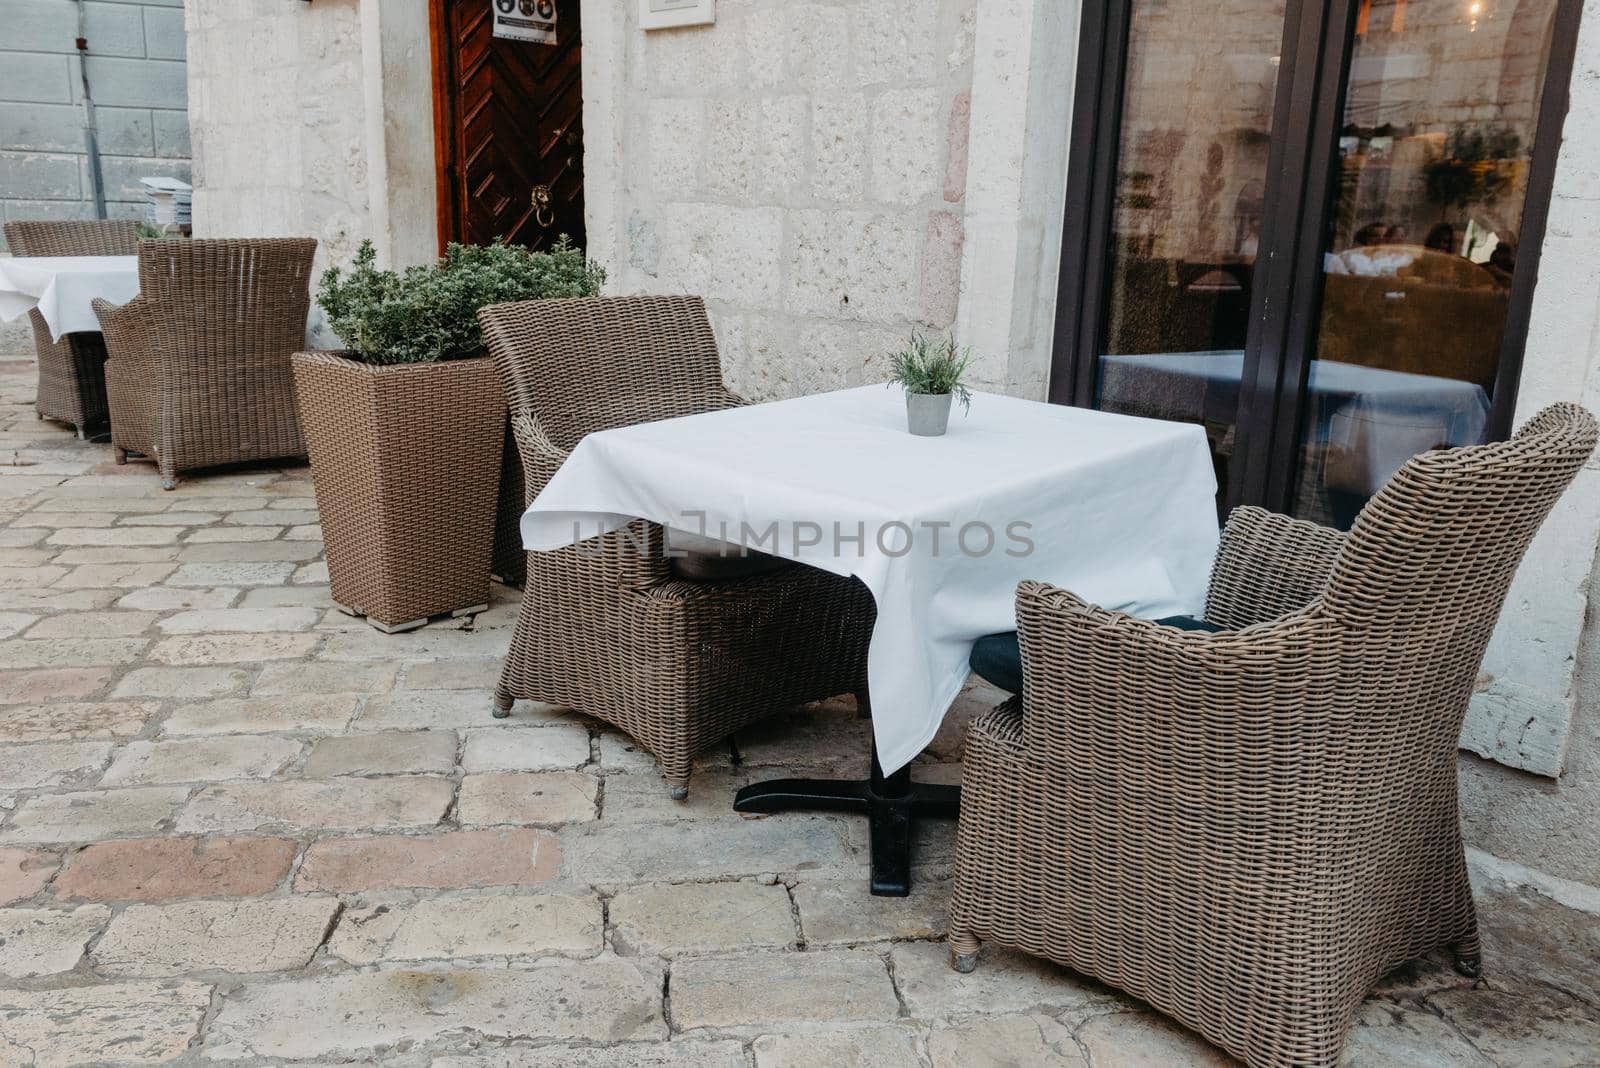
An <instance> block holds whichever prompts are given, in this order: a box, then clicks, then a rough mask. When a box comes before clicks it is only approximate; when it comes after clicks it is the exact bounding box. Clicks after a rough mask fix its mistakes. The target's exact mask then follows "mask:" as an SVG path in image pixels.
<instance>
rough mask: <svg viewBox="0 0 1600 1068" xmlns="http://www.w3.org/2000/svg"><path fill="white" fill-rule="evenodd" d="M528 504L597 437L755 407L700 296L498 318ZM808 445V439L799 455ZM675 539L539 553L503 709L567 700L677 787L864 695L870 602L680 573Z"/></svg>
mask: <svg viewBox="0 0 1600 1068" xmlns="http://www.w3.org/2000/svg"><path fill="white" fill-rule="evenodd" d="M478 317H479V321H480V322H481V323H482V324H483V327H484V332H485V334H486V335H487V336H488V339H489V350H490V353H491V355H492V356H493V357H494V360H495V365H496V367H497V368H498V369H499V371H500V375H501V378H502V380H503V382H504V384H505V388H506V393H507V396H508V397H509V399H510V403H511V407H512V430H513V433H514V435H515V437H516V441H517V446H518V449H519V451H520V453H521V457H522V463H523V473H524V477H525V479H526V482H527V487H528V490H529V491H530V493H532V494H537V493H538V491H539V490H541V489H542V488H543V487H544V486H545V484H546V483H547V482H548V481H549V480H550V478H551V476H553V475H554V474H555V472H556V470H557V469H558V468H559V467H560V466H561V462H562V460H563V459H564V458H565V457H566V455H567V453H568V451H569V450H571V448H572V447H573V446H574V445H576V444H577V443H578V441H579V440H580V439H582V437H583V436H584V435H585V434H588V433H591V432H593V431H597V430H603V429H608V428H611V427H618V426H627V425H631V424H634V423H642V422H648V421H651V420H655V419H666V418H670V417H673V416H682V415H691V414H695V413H698V412H705V411H711V410H715V409H720V408H727V407H730V406H733V405H737V404H741V403H743V401H742V400H741V399H740V398H739V397H737V396H735V395H734V394H733V393H731V392H729V391H728V390H727V388H726V387H725V386H724V385H723V383H722V370H721V364H720V362H719V360H718V356H717V347H716V340H715V338H714V337H713V335H712V333H711V324H710V322H709V321H708V320H707V318H706V312H705V306H704V305H703V303H702V302H701V301H700V299H699V298H698V297H592V298H584V299H579V300H548V301H529V302H526V303H520V304H502V305H496V306H493V307H489V308H485V309H484V310H483V311H481V312H480V313H479V316H478ZM795 447H796V448H803V447H804V443H803V442H796V443H795ZM661 536H662V528H661V527H659V526H657V525H655V524H653V523H646V522H644V521H642V520H641V521H637V522H634V523H633V524H631V525H630V526H629V527H628V528H626V529H625V530H623V531H618V532H614V533H611V534H607V535H605V536H602V537H595V538H590V539H588V540H587V541H584V542H582V543H580V544H578V545H573V546H568V547H566V548H564V549H560V550H556V551H554V552H538V553H529V554H527V586H526V589H525V591H524V594H523V599H522V609H521V614H520V616H519V617H518V620H517V628H516V632H515V635H514V637H513V639H512V642H511V649H510V652H509V653H508V655H507V657H506V663H505V669H504V671H503V673H502V675H501V681H500V686H499V689H498V691H497V693H496V697H497V700H499V701H500V702H501V703H502V704H504V703H506V702H509V701H510V700H511V699H512V698H531V699H535V700H540V701H549V702H551V703H554V704H561V705H567V706H570V707H574V708H577V709H580V710H581V711H583V712H586V713H588V714H589V715H592V716H595V717H596V718H599V719H602V720H605V721H606V722H608V723H611V724H614V725H615V726H617V727H619V728H621V729H622V730H624V731H626V732H628V733H629V734H631V735H632V736H633V737H634V738H635V739H637V740H638V741H639V743H640V744H641V745H643V746H644V747H645V748H646V749H647V750H649V751H650V752H651V753H652V754H654V755H655V757H656V758H657V759H658V760H659V761H660V762H661V767H662V771H663V773H664V774H665V775H666V777H667V779H668V781H669V783H671V785H672V786H673V787H675V788H677V787H683V786H686V785H687V783H688V780H689V773H690V768H691V766H692V763H693V760H694V757H695V756H696V755H697V754H698V753H700V752H702V751H703V750H705V749H706V748H708V747H710V746H713V745H715V744H717V743H718V742H720V741H722V740H724V739H726V738H728V737H729V736H731V735H732V734H733V733H734V732H735V731H737V730H738V729H739V728H740V727H742V726H744V725H745V724H747V723H750V722H753V721H754V720H757V719H759V718H761V717H763V716H767V715H771V714H773V713H776V712H781V711H784V710H785V709H788V708H791V707H793V706H794V705H796V704H799V703H800V702H803V701H807V700H813V699H817V698H822V697H829V696H833V695H835V694H840V693H849V692H856V693H862V692H864V691H865V686H866V654H867V643H868V641H869V639H870V637H871V633H872V621H873V615H874V611H873V605H872V595H871V594H870V593H869V592H868V591H867V589H866V587H864V586H862V585H861V584H860V583H859V582H856V581H854V580H846V579H841V578H838V577H837V576H834V575H830V574H827V573H825V572H822V571H818V570H815V569H812V568H806V567H801V566H798V565H796V566H794V567H789V568H784V569H782V570H780V571H778V572H775V573H772V574H767V575H762V576H759V577H753V578H747V579H741V580H737V581H731V582H685V581H681V580H676V579H674V578H672V577H671V575H670V574H669V572H668V568H667V561H666V560H665V559H664V558H663V556H662V554H661Z"/></svg>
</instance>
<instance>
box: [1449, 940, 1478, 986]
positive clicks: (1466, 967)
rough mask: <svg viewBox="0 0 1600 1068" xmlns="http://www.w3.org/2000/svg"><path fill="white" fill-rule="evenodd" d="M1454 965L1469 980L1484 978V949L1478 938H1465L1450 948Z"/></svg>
mask: <svg viewBox="0 0 1600 1068" xmlns="http://www.w3.org/2000/svg"><path fill="white" fill-rule="evenodd" d="M1450 955H1451V958H1452V963H1454V964H1455V968H1456V971H1458V972H1460V973H1461V974H1462V975H1464V976H1466V977H1467V978H1468V979H1482V978H1483V947H1482V945H1480V944H1479V942H1478V936H1477V935H1473V936H1472V937H1471V938H1464V939H1462V940H1461V941H1460V942H1457V943H1456V944H1455V945H1453V946H1451V947H1450Z"/></svg>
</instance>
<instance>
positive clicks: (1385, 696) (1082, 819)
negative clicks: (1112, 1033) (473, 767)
mask: <svg viewBox="0 0 1600 1068" xmlns="http://www.w3.org/2000/svg"><path fill="white" fill-rule="evenodd" d="M1594 445H1595V422H1594V420H1593V418H1591V417H1590V416H1589V414H1588V413H1587V412H1585V411H1584V410H1583V409H1581V408H1577V407H1575V406H1572V405H1557V406H1555V407H1552V408H1549V409H1546V410H1545V411H1544V412H1542V413H1540V415H1539V416H1538V417H1536V418H1535V419H1534V420H1532V421H1531V422H1530V423H1529V424H1528V425H1527V426H1526V427H1524V428H1523V430H1522V431H1521V432H1520V433H1519V434H1517V435H1516V437H1514V438H1513V439H1512V440H1510V441H1506V442H1501V443H1497V444H1490V445H1482V446H1475V447H1472V448H1463V449H1454V450H1449V451H1440V452H1430V453H1425V454H1423V455H1420V456H1418V457H1416V458H1414V459H1412V460H1411V461H1409V462H1408V463H1407V464H1406V465H1405V466H1404V467H1403V468H1401V470H1400V471H1399V473H1398V474H1396V475H1395V476H1394V478H1393V479H1392V480H1391V481H1390V482H1389V484H1388V485H1387V486H1385V487H1384V489H1383V490H1382V491H1381V492H1379V494H1378V495H1377V496H1376V497H1374V498H1373V499H1372V501H1371V502H1370V503H1369V504H1368V505H1367V507H1366V509H1365V511H1363V512H1362V514H1361V516H1360V517H1359V518H1358V519H1357V521H1356V523H1355V526H1354V528H1353V529H1352V530H1351V531H1350V532H1349V533H1348V534H1340V533H1337V532H1335V531H1331V530H1327V529H1324V528H1321V527H1316V526H1313V525H1311V524H1308V523H1303V522H1299V521H1295V520H1290V519H1286V518H1283V517H1281V516H1276V515H1272V514H1269V513H1267V512H1264V511H1261V510H1260V509H1256V508H1241V509H1239V510H1237V511H1235V512H1234V513H1233V516H1232V517H1231V519H1230V520H1229V522H1228V526H1227V530H1226V531H1225V533H1224V536H1223V543H1222V547H1221V552H1220V555H1219V556H1218V558H1217V562H1216V566H1215V572H1214V575H1213V578H1212V584H1211V591H1210V596H1209V599H1208V603H1207V608H1206V614H1207V616H1208V617H1209V620H1210V622H1212V623H1216V624H1221V625H1222V626H1223V627H1225V628H1229V629H1227V630H1224V631H1223V632H1221V633H1215V634H1202V633H1194V632H1190V631H1180V630H1176V629H1172V628H1169V627H1162V626H1157V625H1156V624H1153V623H1148V622H1144V621H1141V620H1136V619H1132V618H1129V617H1127V616H1124V615H1121V614H1119V613H1115V612H1109V611H1105V610H1103V609H1100V608H1097V607H1094V606H1092V605H1089V604H1085V603H1084V602H1082V601H1080V600H1079V599H1078V598H1076V597H1074V596H1073V595H1072V594H1070V593H1067V592H1066V591H1064V590H1059V589H1055V588H1052V587H1050V586H1047V585H1045V584H1043V583H1038V582H1029V583H1024V584H1023V585H1022V586H1021V587H1020V588H1019V589H1018V592H1017V622H1018V625H1019V634H1020V637H1021V646H1022V661H1023V679H1024V682H1023V694H1022V697H1021V698H1020V700H1016V699H1014V700H1012V701H1009V702H1007V703H1006V704H1005V705H1002V706H1001V707H1000V708H998V709H995V710H994V711H993V712H990V713H988V714H987V715H986V716H984V717H980V718H979V719H978V720H977V721H975V722H974V723H973V725H972V728H971V732H970V734H969V737H968V741H967V753H966V767H965V774H964V779H963V786H962V793H963V796H962V799H961V823H960V830H959V837H958V841H957V871H956V885H955V891H954V897H953V900H952V904H951V913H950V937H951V951H952V955H953V963H954V965H955V967H956V968H957V969H958V970H968V969H970V968H971V967H972V966H973V965H974V964H975V963H976V959H977V954H978V948H979V942H980V940H982V941H989V942H994V943H996V944H999V945H1003V946H1011V947H1015V948H1018V949H1022V950H1024V951H1026V952H1029V953H1033V954H1036V955H1039V956H1043V957H1047V958H1049V959H1050V960H1053V961H1056V962H1058V963H1060V964H1064V965H1066V966H1068V967H1070V968H1072V969H1074V970H1076V971H1078V972H1082V973H1084V974H1086V975H1091V976H1094V977H1095V978H1098V979H1101V980H1103V981H1104V982H1106V983H1109V984H1111V985H1112V986H1116V987H1120V988H1121V989H1123V990H1126V991H1128V992H1129V993H1131V994H1134V995H1135V996H1137V997H1139V998H1142V999H1144V1000H1145V1001H1147V1002H1149V1003H1150V1004H1151V1005H1153V1006H1154V1007H1156V1008H1157V1009H1159V1010H1161V1011H1162V1012H1164V1013H1167V1014H1168V1015H1170V1016H1172V1017H1174V1018H1176V1019H1177V1020H1179V1021H1180V1022H1182V1023H1184V1024H1186V1025H1188V1026H1190V1027H1192V1028H1194V1029H1195V1030H1196V1031H1199V1032H1200V1033H1201V1034H1202V1035H1204V1036H1205V1037H1207V1038H1208V1039H1210V1040H1211V1041H1213V1042H1215V1043H1216V1044H1217V1045H1219V1046H1221V1047H1223V1048H1224V1049H1226V1050H1227V1051H1228V1052H1229V1053H1232V1054H1234V1055H1235V1056H1238V1057H1240V1058H1242V1059H1243V1060H1244V1061H1245V1062H1246V1063H1248V1064H1250V1065H1253V1066H1267V1065H1272V1066H1283V1065H1308V1066H1310V1065H1314V1066H1328V1065H1333V1064H1335V1063H1337V1062H1338V1059H1339V1051H1340V1048H1341V1046H1342V1045H1343V1042H1344V1036H1345V1032H1346V1031H1347V1029H1348V1027H1349V1025H1350V1023H1351V1021H1352V1018H1353V1016H1354V1014H1355V1012H1356V1011H1357V1009H1358V1007H1359V1005H1360V1003H1361V1001H1362V999H1363V998H1364V997H1365V996H1366V994H1367V992H1368V990H1369V989H1370V988H1371V986H1372V984H1373V983H1374V982H1375V981H1376V980H1377V979H1378V978H1379V977H1380V976H1382V975H1383V974H1384V973H1386V972H1388V971H1390V970H1391V969H1393V968H1395V967H1397V966H1399V965H1401V964H1403V963H1405V962H1407V961H1409V960H1412V959H1414V958H1416V957H1418V956H1421V955H1423V954H1425V953H1427V952H1429V951H1431V950H1433V949H1435V948H1438V947H1444V946H1448V947H1452V948H1453V950H1454V952H1455V955H1456V961H1457V966H1458V967H1460V968H1461V969H1462V970H1463V971H1465V972H1466V973H1468V974H1476V973H1477V971H1478V969H1479V943H1478V934H1477V920H1476V915H1475V912H1474V910H1473V903H1472V892H1471V889H1470V887H1469V886H1468V883H1467V870H1466V861H1465V858H1464V856H1463V851H1462V845H1461V834H1460V827H1459V823H1458V819H1457V811H1456V749H1457V742H1458V739H1459V736H1460V733H1461V724H1462V718H1463V715H1464V714H1465V712H1466V708H1467V701H1468V698H1469V697H1470V696H1471V694H1472V689H1473V684H1474V681H1475V678H1476V675H1477V672H1478V667H1479V664H1480V662H1481V660H1482V658H1483V652H1484V647H1485V645H1486V644H1487V642H1488V640H1489V635H1490V632H1491V631H1492V630H1493V629H1494V625H1495V620H1496V618H1497V616H1498V615H1499V612H1500V607H1501V604H1502V602H1503V601H1504V599H1505V596H1506V591H1507V588H1508V587H1509V585H1510V582H1511V578H1512V575H1513V573H1514V572H1515V571H1516V568H1517V564H1518V562H1519V561H1520V560H1521V558H1522V555H1523V552H1524V550H1525V549H1526V547H1527V545H1528V542H1529V541H1530V540H1531V539H1532V537H1533V535H1534V532H1535V531H1536V530H1537V529H1538V527H1539V525H1540V523H1541V522H1543V520H1544V517H1545V516H1546V515H1547V514H1548V513H1549V511H1550V509H1551V507H1552V506H1553V505H1554V504H1555V501H1556V499H1557V498H1558V497H1559V496H1560V495H1561V493H1562V491H1563V490H1564V489H1565V488H1566V486H1567V484H1568V483H1569V482H1570V481H1571V479H1572V478H1573V476H1574V474H1575V473H1576V472H1577V471H1578V469H1579V468H1580V467H1581V466H1582V465H1583V464H1584V462H1585V461H1586V459H1587V458H1588V457H1589V455H1590V454H1591V452H1592V450H1593V448H1594Z"/></svg>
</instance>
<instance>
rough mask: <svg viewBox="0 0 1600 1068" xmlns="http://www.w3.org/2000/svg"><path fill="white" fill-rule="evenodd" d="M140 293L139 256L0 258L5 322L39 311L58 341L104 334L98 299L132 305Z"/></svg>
mask: <svg viewBox="0 0 1600 1068" xmlns="http://www.w3.org/2000/svg"><path fill="white" fill-rule="evenodd" d="M138 295H139V257H138V256H0V319H4V320H6V321H8V322H9V321H10V320H12V319H15V318H17V317H18V316H22V315H26V314H27V313H28V312H29V311H30V310H32V309H33V308H38V309H39V314H40V315H43V316H44V321H45V323H46V324H47V325H48V326H49V327H50V336H51V338H52V340H55V341H60V340H61V335H62V334H73V333H79V332H82V331H89V332H93V333H99V332H100V320H99V319H97V318H95V314H94V308H93V307H92V306H91V305H90V303H89V302H90V301H92V300H94V298H95V297H103V298H104V299H106V300H109V301H110V302H111V303H113V304H126V303H127V302H128V301H130V300H132V299H133V298H134V297H136V296H138Z"/></svg>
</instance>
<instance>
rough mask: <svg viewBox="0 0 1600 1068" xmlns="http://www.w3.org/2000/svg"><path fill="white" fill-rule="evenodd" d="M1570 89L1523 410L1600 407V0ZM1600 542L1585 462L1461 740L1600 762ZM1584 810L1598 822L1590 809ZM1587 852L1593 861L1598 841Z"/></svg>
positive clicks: (1538, 554) (1551, 771)
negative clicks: (1597, 609)
mask: <svg viewBox="0 0 1600 1068" xmlns="http://www.w3.org/2000/svg"><path fill="white" fill-rule="evenodd" d="M1571 92H1572V99H1571V106H1570V110H1569V111H1568V113H1567V121H1566V126H1565V131H1564V134H1565V136H1564V138H1563V140H1562V143H1561V155H1560V159H1559V160H1558V162H1557V166H1556V180H1555V191H1554V197H1553V199H1552V201H1551V205H1550V220H1549V224H1548V228H1547V230H1546V233H1545V240H1544V246H1543V252H1542V254H1541V258H1540V264H1539V285H1538V288H1537V289H1536V291H1535V293H1534V306H1533V320H1532V323H1531V324H1530V326H1529V330H1528V348H1527V354H1526V356H1525V357H1524V359H1523V365H1522V383H1521V389H1520V391H1519V393H1518V397H1517V408H1518V417H1519V419H1526V418H1528V417H1529V416H1531V415H1532V414H1533V413H1534V412H1536V411H1538V410H1539V409H1540V408H1541V407H1543V406H1544V405H1546V404H1549V403H1551V402H1554V401H1562V400H1565V401H1577V402H1578V403H1580V404H1583V405H1584V406H1585V407H1587V408H1588V409H1589V410H1590V411H1593V412H1600V258H1597V257H1596V256H1595V251H1594V250H1595V249H1596V248H1597V247H1600V0H1587V3H1585V5H1584V16H1583V22H1582V26H1581V28H1580V30H1579V34H1578V50H1577V58H1576V62H1575V64H1574V70H1573V76H1572V88H1571ZM1597 544H1600V461H1591V462H1590V464H1589V466H1588V467H1587V468H1586V469H1585V470H1584V471H1583V472H1582V473H1581V474H1580V475H1579V476H1578V479H1577V481H1576V482H1575V483H1574V485H1573V487H1572V489H1571V490H1569V491H1568V492H1567V494H1566V496H1565V497H1563V498H1562V500H1561V502H1560V503H1559V504H1558V505H1557V506H1556V510H1555V512H1554V514H1552V515H1551V517H1550V520H1549V521H1548V522H1547V523H1546V524H1545V527H1544V529H1543V530H1542V531H1541V532H1540V534H1539V537H1538V539H1537V540H1536V541H1535V542H1534V544H1533V547H1532V549H1531V550H1530V551H1529V553H1528V558H1527V560H1526V561H1525V562H1524V563H1523V566H1522V570H1521V571H1520V572H1518V574H1517V580H1516V583H1515V584H1514V585H1513V587H1512V592H1511V599H1510V601H1509V602H1508V603H1507V604H1506V608H1505V613H1504V615H1503V616H1502V617H1501V620H1500V626H1499V629H1498V630H1497V631H1496V632H1495V636H1494V640H1493V642H1492V643H1491V644H1490V647H1489V653H1488V656H1487V657H1486V659H1485V661H1484V686H1485V688H1484V692H1483V693H1481V694H1479V696H1478V698H1477V699H1476V700H1475V701H1474V707H1473V711H1474V715H1473V717H1472V722H1471V723H1470V724H1469V727H1468V731H1467V734H1466V736H1465V737H1464V738H1463V745H1464V746H1465V747H1466V748H1468V749H1471V750H1473V751H1474V752H1478V753H1481V754H1482V755H1484V756H1487V757H1490V758H1492V759H1495V760H1499V761H1501V762H1503V763H1508V764H1510V765H1512V766H1514V767H1520V768H1526V769H1528V770H1531V771H1536V772H1539V773H1541V774H1544V775H1555V774H1556V773H1557V772H1559V771H1560V770H1561V769H1562V765H1563V761H1564V760H1565V761H1566V762H1567V763H1579V764H1582V765H1583V766H1585V767H1586V768H1590V769H1594V768H1595V766H1596V765H1600V738H1597V737H1596V736H1595V735H1594V733H1593V731H1592V730H1591V731H1590V732H1588V733H1586V734H1583V735H1581V736H1573V737H1572V741H1571V744H1570V745H1569V733H1570V729H1571V728H1570V725H1571V722H1572V719H1573V715H1574V711H1575V706H1576V702H1577V701H1578V699H1579V692H1580V691H1579V685H1578V680H1579V661H1578V651H1579V645H1580V637H1581V635H1582V633H1583V629H1584V625H1585V620H1586V617H1588V616H1589V615H1590V614H1591V601H1592V597H1593V595H1594V590H1595V585H1594V568H1595V563H1596V547H1597ZM1590 692H1591V693H1594V691H1593V690H1591V691H1590ZM1592 699H1593V697H1591V700H1592ZM1575 749H1582V750H1584V751H1583V752H1581V753H1580V752H1575V751H1574V750H1575ZM1590 774H1596V772H1595V771H1593V770H1591V771H1590ZM1552 796H1554V795H1552ZM1485 804H1486V806H1488V807H1492V802H1491V801H1487V800H1486V801H1485ZM1587 820H1588V821H1590V822H1591V823H1594V822H1597V814H1596V812H1595V811H1594V810H1593V809H1591V810H1590V811H1589V812H1588V813H1587ZM1594 862H1595V864H1596V866H1597V869H1600V851H1597V853H1596V856H1595V858H1594Z"/></svg>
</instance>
